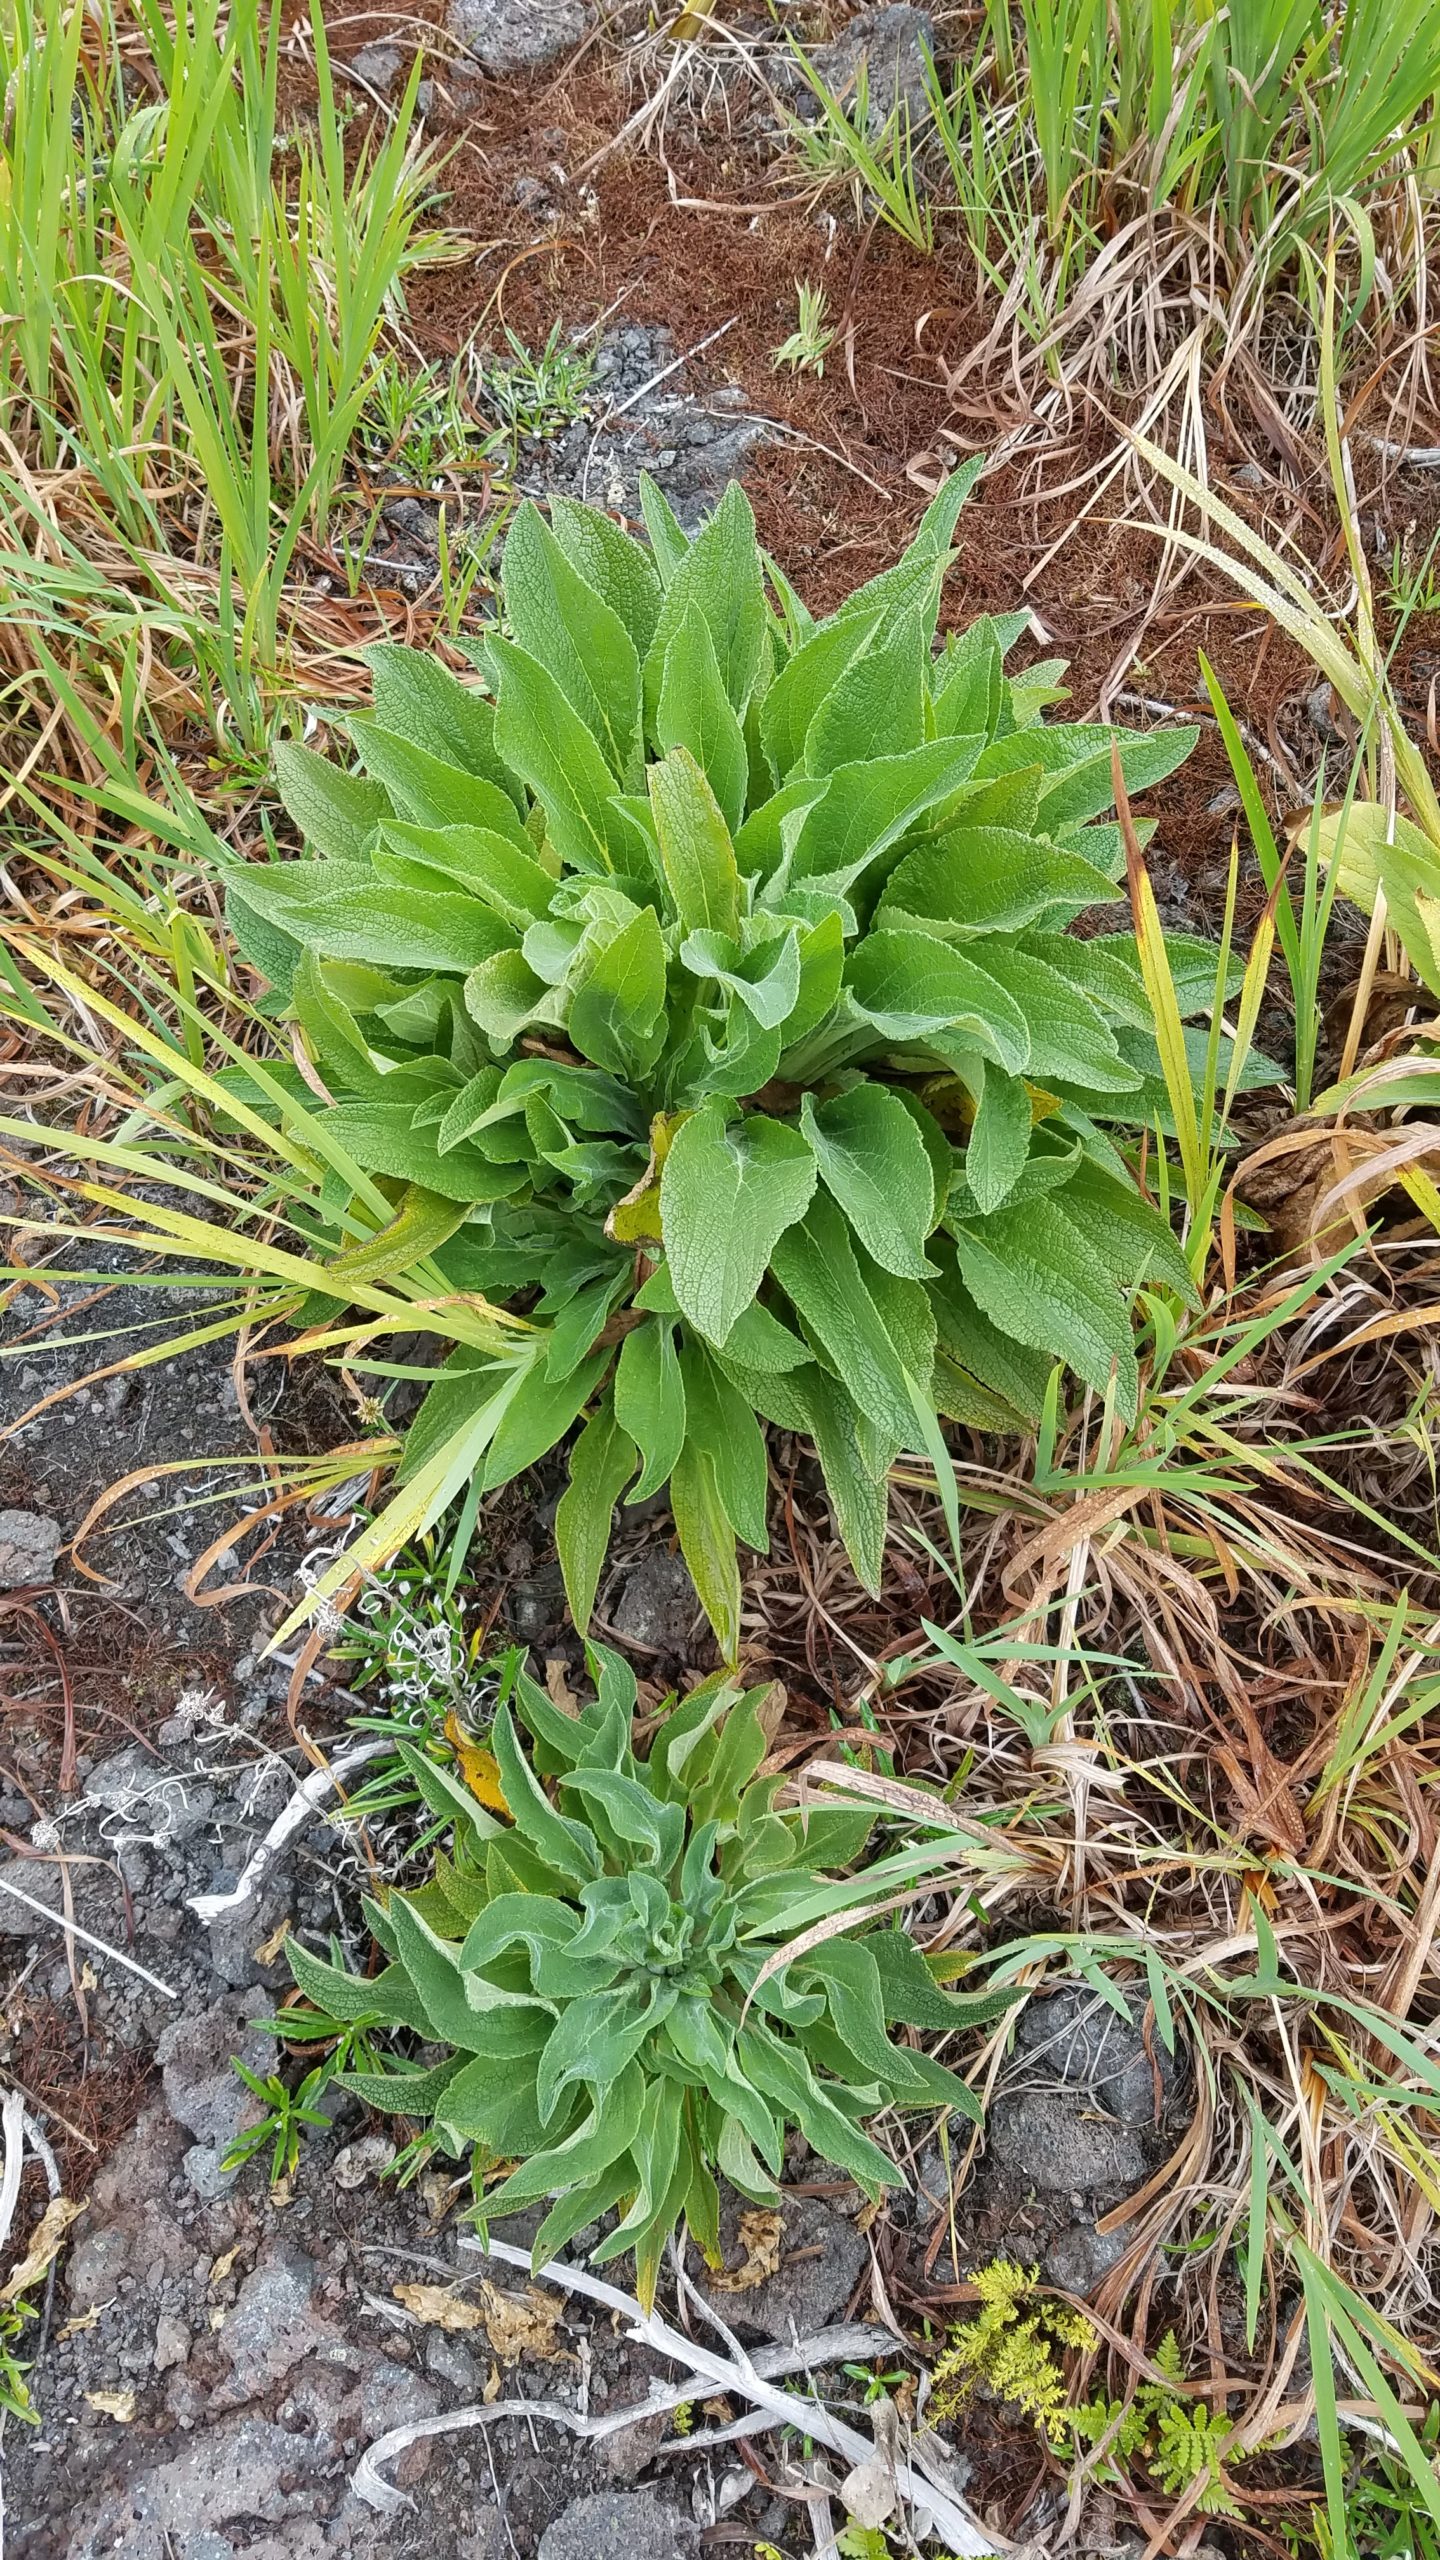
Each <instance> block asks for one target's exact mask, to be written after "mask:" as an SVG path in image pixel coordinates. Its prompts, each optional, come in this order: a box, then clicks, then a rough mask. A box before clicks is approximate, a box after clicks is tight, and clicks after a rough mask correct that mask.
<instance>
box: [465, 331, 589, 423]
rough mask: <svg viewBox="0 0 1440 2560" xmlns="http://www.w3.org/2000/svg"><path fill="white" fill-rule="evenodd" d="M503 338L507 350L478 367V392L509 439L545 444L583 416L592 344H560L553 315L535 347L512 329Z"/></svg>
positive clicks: (587, 402) (587, 414)
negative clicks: (542, 339)
mask: <svg viewBox="0 0 1440 2560" xmlns="http://www.w3.org/2000/svg"><path fill="white" fill-rule="evenodd" d="M505 341H506V345H507V346H508V348H509V350H510V352H509V356H508V358H503V357H502V358H499V359H497V360H496V361H494V362H492V363H490V364H488V365H485V366H484V367H483V368H482V369H481V372H480V375H479V393H480V397H481V398H482V399H483V401H484V402H485V404H486V405H487V407H488V408H489V410H490V412H491V414H492V416H494V417H495V418H497V419H498V420H499V422H500V424H501V426H502V427H504V428H506V429H507V430H508V432H509V434H510V437H511V439H512V441H513V442H514V443H515V444H517V445H520V444H549V443H551V442H552V441H553V439H554V438H555V437H556V436H558V435H563V433H564V431H565V429H566V428H567V427H570V426H573V425H574V424H575V421H576V419H577V418H588V417H589V415H590V401H589V396H588V395H589V390H590V384H591V381H592V379H593V377H594V373H595V353H594V349H593V348H590V347H575V346H566V345H564V344H563V343H562V341H561V337H560V323H559V321H558V320H557V321H556V323H555V326H554V328H553V329H552V330H551V332H550V335H549V337H548V338H547V339H546V341H545V344H544V346H543V347H541V348H540V349H539V350H538V352H532V350H531V349H530V348H529V347H527V346H526V344H525V341H524V339H523V338H518V337H517V336H516V334H515V332H514V330H513V329H507V330H506V332H505Z"/></svg>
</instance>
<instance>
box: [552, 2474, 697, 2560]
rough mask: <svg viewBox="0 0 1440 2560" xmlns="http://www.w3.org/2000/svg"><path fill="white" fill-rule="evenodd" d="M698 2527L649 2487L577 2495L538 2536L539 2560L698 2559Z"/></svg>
mask: <svg viewBox="0 0 1440 2560" xmlns="http://www.w3.org/2000/svg"><path fill="white" fill-rule="evenodd" d="M699 2549H700V2534H699V2529H698V2527H697V2526H696V2525H694V2524H693V2523H692V2522H691V2520H690V2518H689V2517H688V2516H685V2515H682V2514H681V2513H680V2512H679V2509H678V2508H676V2507H669V2506H665V2505H664V2504H662V2502H661V2500H660V2499H659V2498H657V2497H656V2496H655V2495H654V2492H653V2491H652V2490H649V2489H642V2490H638V2491H636V2492H635V2493H634V2494H633V2495H632V2496H628V2497H622V2496H612V2495H611V2494H610V2493H609V2492H608V2491H605V2490H602V2491H601V2492H600V2494H599V2496H598V2497H594V2498H577V2499H575V2501H574V2503H573V2505H571V2506H568V2507H567V2508H566V2509H565V2511H564V2513H563V2515H558V2516H557V2517H556V2518H555V2521H554V2523H553V2524H550V2525H547V2526H546V2528H545V2531H544V2533H543V2534H542V2535H541V2537H540V2560H696V2555H697V2553H698V2552H699Z"/></svg>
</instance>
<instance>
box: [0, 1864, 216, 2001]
mask: <svg viewBox="0 0 1440 2560" xmlns="http://www.w3.org/2000/svg"><path fill="white" fill-rule="evenodd" d="M0 1890H3V1891H4V1892H6V1893H9V1894H13V1895H14V1897H15V1900H16V1901H17V1902H23V1903H24V1905H25V1908H26V1910H27V1911H33V1912H34V1914H35V1917H36V1919H37V1920H49V1921H51V1922H52V1923H53V1925H54V1926H55V1927H56V1928H57V1929H63V1930H64V1932H65V1935H66V1937H67V1938H78V1939H79V1941H80V1944H81V1946H82V1947H91V1948H93V1949H94V1951H95V1953H96V1955H97V1956H108V1957H109V1958H110V1961H111V1963H112V1964H121V1965H123V1966H124V1968H125V1970H126V1972H127V1973H134V1974H138V1975H139V1978H140V1980H141V1981H142V1982H148V1983H149V1985H150V1988H151V1990H152V1991H160V1992H163V1993H164V1995H165V1998H166V1999H167V2000H178V1999H179V1997H180V1994H179V1992H178V1991H175V1990H173V1989H172V1988H171V1985H170V1984H169V1983H168V1982H162V1981H161V1979H160V1976H159V1974H158V1973H151V1972H149V1971H148V1970H147V1968H146V1967H145V1966H144V1965H143V1964H137V1963H136V1961H135V1958H134V1957H133V1956H127V1955H125V1954H123V1953H122V1951H121V1949H120V1948H119V1947H112V1946H111V1945H110V1943H109V1941H108V1939H105V1938H97V1937H96V1935H95V1933H94V1931H93V1929H82V1928H81V1926H80V1923H79V1921H78V1920H70V1919H67V1918H66V1916H65V1913H64V1912H63V1911H52V1910H51V1908H50V1905H49V1903H48V1902H37V1901H36V1899H35V1896H34V1895H33V1893H26V1892H25V1890H24V1888H23V1886H21V1885H18V1884H12V1883H11V1881H10V1878H9V1877H8V1876H0Z"/></svg>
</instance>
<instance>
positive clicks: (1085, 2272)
mask: <svg viewBox="0 0 1440 2560" xmlns="http://www.w3.org/2000/svg"><path fill="white" fill-rule="evenodd" d="M1129 2245H1130V2244H1129V2237H1128V2235H1127V2234H1126V2233H1125V2232H1123V2231H1097V2230H1096V2229H1095V2227H1094V2225H1093V2223H1088V2222H1077V2223H1076V2224H1074V2226H1073V2227H1072V2229H1070V2230H1069V2231H1062V2232H1061V2234H1060V2237H1059V2239H1058V2240H1052V2241H1051V2242H1050V2244H1049V2246H1048V2248H1045V2249H1042V2251H1041V2253H1040V2263H1041V2269H1042V2272H1043V2274H1044V2276H1045V2279H1046V2282H1047V2283H1048V2284H1058V2285H1060V2286H1061V2287H1062V2288H1063V2290H1064V2291H1065V2292H1066V2293H1078V2294H1080V2295H1082V2296H1083V2295H1089V2294H1092V2293H1093V2292H1094V2290H1095V2287H1096V2286H1097V2284H1099V2283H1100V2281H1101V2279H1102V2277H1104V2276H1107V2275H1108V2274H1109V2272H1110V2270H1111V2268H1112V2267H1113V2266H1117V2265H1118V2264H1119V2261H1120V2260H1121V2259H1122V2258H1123V2257H1124V2255H1125V2252H1126V2249H1127V2248H1128V2247H1129Z"/></svg>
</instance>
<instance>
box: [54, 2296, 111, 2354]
mask: <svg viewBox="0 0 1440 2560" xmlns="http://www.w3.org/2000/svg"><path fill="white" fill-rule="evenodd" d="M108 2309H109V2304H108V2303H100V2302H92V2303H91V2305H90V2308H89V2310H88V2311H77V2312H76V2314H75V2317H74V2319H73V2320H67V2321H66V2323H65V2326H64V2328H63V2329H57V2330H56V2332H55V2344H56V2346H57V2347H61V2346H63V2345H64V2343H65V2341H66V2339H67V2338H78V2337H81V2336H83V2334H84V2332H85V2331H86V2330H87V2329H93V2328H94V2327H95V2325H96V2323H97V2322H98V2320H99V2318H100V2314H101V2312H102V2311H104V2310H108Z"/></svg>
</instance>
